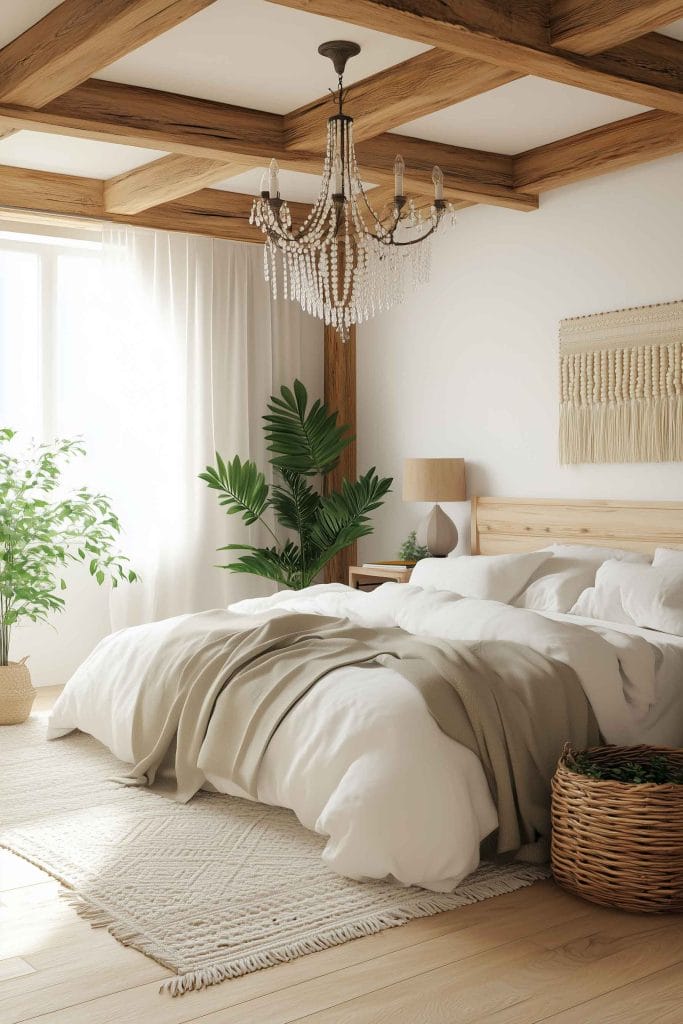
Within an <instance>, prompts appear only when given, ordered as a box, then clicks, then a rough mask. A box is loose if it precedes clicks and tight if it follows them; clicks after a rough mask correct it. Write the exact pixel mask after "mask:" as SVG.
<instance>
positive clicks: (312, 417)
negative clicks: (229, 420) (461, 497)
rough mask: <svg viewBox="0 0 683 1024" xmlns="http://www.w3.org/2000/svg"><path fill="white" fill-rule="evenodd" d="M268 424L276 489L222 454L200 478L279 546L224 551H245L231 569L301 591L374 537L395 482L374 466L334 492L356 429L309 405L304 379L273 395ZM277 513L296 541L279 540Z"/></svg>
mask: <svg viewBox="0 0 683 1024" xmlns="http://www.w3.org/2000/svg"><path fill="white" fill-rule="evenodd" d="M263 419H264V423H265V426H264V431H265V436H266V440H267V442H268V451H270V452H272V453H273V457H272V458H271V459H270V463H271V465H272V466H274V468H275V470H276V473H277V482H276V483H275V484H273V485H272V486H270V487H269V485H268V483H267V482H266V478H265V475H264V474H263V473H262V472H261V471H260V470H259V469H258V468H257V466H256V464H255V463H254V462H252V461H250V460H247V461H246V462H242V461H241V460H240V458H239V456H238V455H235V456H234V458H233V459H232V460H231V461H229V462H226V461H225V460H224V459H223V458H222V457H221V456H220V455H219V453H218V452H216V465H215V466H207V467H206V470H205V472H203V473H200V478H201V479H202V480H204V481H205V482H206V483H207V484H208V485H209V487H211V488H213V489H214V490H216V491H218V494H219V499H218V500H219V503H220V504H221V505H222V506H223V507H224V508H225V511H226V512H227V513H228V515H241V517H242V519H243V520H244V522H245V523H246V524H247V525H252V524H253V523H256V522H260V523H262V524H263V525H264V526H265V528H266V529H267V530H268V532H269V533H270V535H271V537H272V538H273V541H274V543H273V544H272V545H271V546H270V547H260V548H259V547H254V546H253V545H250V544H228V545H227V546H226V547H224V548H220V550H221V551H242V552H244V553H243V554H242V555H240V557H239V558H237V560H236V561H234V562H231V563H230V564H229V565H226V566H223V568H225V569H231V570H232V571H233V572H241V573H250V574H251V575H254V576H263V577H265V578H266V579H269V580H274V581H275V582H276V583H279V584H281V585H283V586H285V587H288V588H290V589H292V590H301V589H302V588H303V587H307V586H310V584H311V583H312V582H313V581H314V579H315V578H316V576H317V575H318V573H319V572H320V571H321V569H322V568H323V567H324V566H325V565H326V563H327V562H329V561H330V559H331V558H334V556H335V555H336V554H338V553H339V552H340V551H342V550H343V549H344V548H345V547H348V545H349V544H352V543H353V542H354V541H356V540H358V539H359V538H360V537H365V536H366V535H367V534H370V533H372V525H371V524H370V520H369V513H370V512H373V511H374V510H375V509H377V508H379V507H380V505H381V504H382V500H383V498H384V496H385V495H386V494H387V493H388V491H389V489H390V487H391V484H392V482H393V481H392V480H391V478H390V477H379V476H377V474H376V472H375V467H374V466H373V467H372V468H371V469H369V470H368V471H367V473H365V474H364V475H363V476H361V477H360V478H359V479H358V480H356V481H349V480H343V481H342V485H341V490H340V491H332V492H329V490H328V488H327V487H326V486H325V479H326V477H327V476H328V475H329V474H330V473H331V472H332V470H333V469H334V468H335V467H336V466H337V465H338V464H339V459H340V456H341V454H342V452H343V451H344V449H345V448H346V446H347V445H348V444H350V443H351V441H352V437H351V435H350V431H349V428H348V426H346V425H343V424H342V425H339V424H338V423H337V414H336V413H331V412H330V411H329V410H328V408H327V406H326V405H324V404H323V403H322V402H321V401H320V400H319V399H317V400H316V401H315V402H314V403H313V404H312V405H311V407H310V408H309V406H308V394H307V392H306V388H305V387H304V385H303V384H302V383H301V381H300V380H295V381H294V385H293V387H292V388H291V389H290V388H288V387H282V388H280V394H279V396H278V395H272V396H271V399H270V402H269V403H268V413H267V415H265V416H264V417H263ZM316 481H320V482H321V483H322V489H321V490H322V493H321V492H320V491H319V490H318V489H317V488H316V486H314V483H315V482H316ZM269 510H272V512H273V513H274V515H275V519H276V520H277V522H278V523H279V525H280V527H282V528H283V529H284V530H285V531H288V533H289V536H285V537H284V538H280V537H278V536H277V534H276V533H275V532H274V530H273V529H272V528H271V526H270V524H269V523H268V521H267V519H266V518H265V516H266V513H267V512H269ZM292 534H293V535H294V536H295V539H293V538H292Z"/></svg>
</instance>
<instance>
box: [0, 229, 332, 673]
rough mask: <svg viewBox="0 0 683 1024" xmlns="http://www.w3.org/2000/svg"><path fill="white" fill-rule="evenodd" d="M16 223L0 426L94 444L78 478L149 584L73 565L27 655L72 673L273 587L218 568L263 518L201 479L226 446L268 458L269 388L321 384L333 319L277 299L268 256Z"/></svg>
mask: <svg viewBox="0 0 683 1024" xmlns="http://www.w3.org/2000/svg"><path fill="white" fill-rule="evenodd" d="M72 234H73V235H74V237H68V238H67V237H61V236H60V237H47V236H46V237H41V236H38V235H26V234H23V235H20V234H16V233H15V234H12V235H11V236H10V237H8V236H7V233H6V232H0V421H1V422H2V425H3V426H11V427H15V428H18V429H19V430H20V432H21V435H22V436H23V437H24V438H25V439H28V438H30V437H31V436H34V437H36V438H37V439H39V440H49V439H51V438H55V437H65V436H66V437H74V436H78V435H80V436H82V437H83V439H84V441H85V444H86V447H87V450H88V455H87V459H86V460H85V461H82V460H79V461H78V463H77V464H74V466H73V468H72V471H70V472H69V474H68V476H69V480H70V482H71V483H72V484H74V485H81V484H85V485H86V486H87V487H88V488H90V489H98V490H101V491H103V492H104V493H106V494H109V495H110V496H111V498H112V501H113V506H114V508H115V510H116V511H117V513H118V514H119V516H120V518H121V521H122V524H123V526H124V530H125V535H124V536H123V537H122V546H123V547H124V550H125V551H126V553H127V554H129V555H130V557H131V561H132V564H133V566H134V568H135V569H136V570H138V571H139V572H140V573H141V575H142V582H141V583H138V584H134V585H131V586H122V587H120V588H119V589H118V590H117V591H115V592H114V593H113V594H112V595H111V600H110V594H109V592H108V591H107V590H106V589H105V588H101V589H99V588H98V587H97V586H96V585H95V583H94V581H93V580H92V579H91V578H90V576H89V574H88V572H87V568H83V567H82V566H78V567H76V566H75V567H73V569H70V570H69V571H68V573H67V574H66V575H67V578H68V584H69V586H68V590H67V591H66V592H65V595H64V596H65V598H66V601H67V605H66V609H65V612H64V613H63V614H62V615H59V616H55V617H54V620H53V623H52V625H54V627H56V628H51V627H50V626H44V625H35V626H34V625H24V626H22V627H21V628H17V629H16V631H15V634H14V637H13V647H12V656H13V657H16V658H20V657H22V656H23V655H25V654H28V655H30V658H31V660H30V665H31V671H32V674H33V679H34V682H35V683H36V684H38V685H42V684H50V683H63V682H65V681H66V679H67V678H68V677H69V675H70V674H71V672H73V670H74V669H75V667H76V666H77V665H78V664H79V662H80V661H82V660H83V658H84V657H85V656H86V655H87V654H88V653H89V651H90V650H91V649H92V648H93V647H94V645H95V644H96V643H97V641H98V640H99V639H100V638H101V637H102V636H103V635H104V634H105V633H107V632H108V631H109V630H110V629H111V628H119V627H121V626H123V625H128V624H135V623H138V622H142V621H147V620H151V619H156V618H162V617H164V616H169V615H175V614H178V613H181V612H187V611H200V610H202V609H204V608H210V607H215V606H224V605H225V604H226V603H228V602H229V601H231V600H238V599H239V598H240V597H243V596H250V595H253V594H263V593H268V592H269V590H270V589H271V585H270V584H268V583H265V582H264V581H260V580H258V579H256V578H254V577H247V576H238V575H234V574H232V573H229V572H227V571H225V570H222V569H218V568H216V565H217V564H219V563H221V562H223V561H225V560H226V555H227V554H228V553H227V552H226V553H219V552H217V551H216V549H217V548H219V547H221V546H222V545H224V544H228V543H231V542H234V541H239V540H245V539H247V540H248V541H250V542H251V543H260V542H261V539H263V541H266V542H267V536H268V535H267V534H266V537H263V538H261V535H260V532H259V530H258V529H257V528H249V529H248V528H247V527H245V526H244V524H243V523H242V521H241V520H240V519H238V518H237V517H235V516H227V515H226V514H225V512H224V511H223V509H222V508H220V506H219V505H218V502H217V499H216V494H215V492H212V491H210V490H209V489H208V488H207V487H206V485H205V484H204V483H203V482H202V481H201V480H199V479H198V474H199V473H200V472H201V471H202V470H203V469H204V467H205V465H206V464H207V463H208V462H210V461H212V460H213V458H214V451H215V450H216V449H218V450H219V451H220V452H221V453H222V454H223V456H224V457H226V458H228V457H232V456H233V455H234V454H236V453H237V454H239V455H240V457H242V458H254V459H256V460H257V461H258V463H259V465H261V466H263V467H264V468H265V467H267V465H268V462H267V452H266V451H265V446H264V441H263V433H262V429H261V426H262V420H261V417H262V415H263V413H264V412H265V406H266V402H267V400H268V397H269V396H270V394H272V393H273V392H274V391H276V390H277V389H278V388H279V387H280V385H281V384H283V383H291V382H292V380H293V379H294V378H295V377H297V376H298V377H300V378H301V379H302V380H303V381H304V383H305V384H306V385H307V386H308V387H309V390H310V391H311V392H312V394H313V395H314V396H316V397H317V396H319V395H320V394H321V393H322V350H323V339H322V328H321V326H320V322H319V321H315V320H313V319H312V318H310V317H307V316H306V315H305V314H303V313H302V312H301V310H300V308H299V307H298V306H297V305H296V304H294V303H289V302H285V301H284V300H281V301H278V302H273V301H272V299H271V296H270V292H269V289H268V287H267V285H266V283H265V281H264V280H263V269H262V262H261V261H262V256H263V252H262V248H261V246H259V245H248V244H244V243H238V242H227V241H219V240H215V239H210V238H200V237H195V236H188V235H181V234H168V233H165V232H155V231H147V230H137V229H129V228H117V227H112V228H109V229H107V230H106V231H105V233H104V236H103V237H102V238H101V237H99V236H98V235H96V234H93V233H92V232H90V233H88V236H87V238H86V239H83V238H81V237H80V236H79V237H75V233H72Z"/></svg>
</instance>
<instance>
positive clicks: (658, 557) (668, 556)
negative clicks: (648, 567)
mask: <svg viewBox="0 0 683 1024" xmlns="http://www.w3.org/2000/svg"><path fill="white" fill-rule="evenodd" d="M652 564H653V565H675V566H678V568H679V569H681V570H683V551H680V550H678V549H677V548H657V550H656V551H655V557H654V559H653V561H652Z"/></svg>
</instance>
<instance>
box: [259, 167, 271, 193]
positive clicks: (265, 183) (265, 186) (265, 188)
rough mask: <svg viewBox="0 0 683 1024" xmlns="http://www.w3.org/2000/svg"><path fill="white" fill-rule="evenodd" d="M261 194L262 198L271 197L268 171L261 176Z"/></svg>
mask: <svg viewBox="0 0 683 1024" xmlns="http://www.w3.org/2000/svg"><path fill="white" fill-rule="evenodd" d="M260 192H261V195H262V196H269V195H270V188H269V175H268V171H264V172H263V174H262V175H261V189H260Z"/></svg>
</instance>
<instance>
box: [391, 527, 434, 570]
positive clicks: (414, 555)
mask: <svg viewBox="0 0 683 1024" xmlns="http://www.w3.org/2000/svg"><path fill="white" fill-rule="evenodd" d="M398 554H399V558H400V559H401V560H402V561H404V562H406V563H412V564H413V565H414V564H415V563H416V562H419V561H420V560H421V559H423V558H429V548H426V547H425V546H424V545H423V544H418V543H417V533H416V531H415V530H411V531H410V533H409V534H408V536H407V537H406V539H405V540H404V541H403V543H402V544H401V547H400V548H399V552H398Z"/></svg>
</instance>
